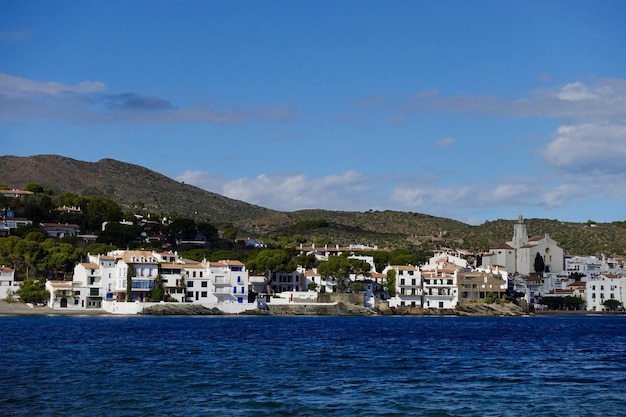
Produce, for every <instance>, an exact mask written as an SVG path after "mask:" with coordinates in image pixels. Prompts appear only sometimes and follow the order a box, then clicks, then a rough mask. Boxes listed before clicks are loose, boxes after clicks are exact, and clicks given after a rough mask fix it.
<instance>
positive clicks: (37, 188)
mask: <svg viewBox="0 0 626 417" xmlns="http://www.w3.org/2000/svg"><path fill="white" fill-rule="evenodd" d="M24 190H25V191H30V192H33V193H35V194H37V193H42V192H43V187H42V186H41V185H39V184H37V183H36V182H29V183H28V184H26V186H25V187H24Z"/></svg>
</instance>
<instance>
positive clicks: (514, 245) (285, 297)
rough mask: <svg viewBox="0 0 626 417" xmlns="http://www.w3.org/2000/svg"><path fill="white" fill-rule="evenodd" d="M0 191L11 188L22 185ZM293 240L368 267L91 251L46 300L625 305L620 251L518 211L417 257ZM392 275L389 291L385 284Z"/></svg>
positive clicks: (143, 304) (115, 305) (57, 229)
mask: <svg viewBox="0 0 626 417" xmlns="http://www.w3.org/2000/svg"><path fill="white" fill-rule="evenodd" d="M3 192H4V194H7V193H9V194H10V193H13V194H15V195H16V196H18V195H20V193H28V192H27V191H16V190H8V191H7V190H3ZM66 209H67V210H72V209H73V208H66ZM25 224H29V220H28V219H21V218H13V217H10V216H8V217H7V216H6V215H5V216H3V218H2V219H1V220H0V237H2V236H4V237H6V236H8V235H10V233H11V230H12V229H15V228H17V227H19V226H21V225H25ZM41 226H42V227H43V228H44V229H45V230H46V232H47V233H48V236H50V237H53V238H58V237H62V236H65V235H68V234H78V233H80V230H79V227H78V226H77V225H72V224H42V225H41ZM251 242H252V243H250V244H255V245H262V242H257V241H254V240H251ZM296 249H297V251H298V252H299V253H300V254H304V255H314V256H315V258H316V260H318V261H328V260H329V259H330V258H332V257H334V256H347V257H348V258H353V259H359V260H361V261H364V262H366V263H367V264H369V265H370V270H369V271H368V272H366V273H362V274H350V275H349V276H336V277H324V276H323V275H322V274H320V273H319V272H318V271H317V269H315V268H311V269H306V268H304V267H301V266H298V267H297V268H296V269H294V270H293V271H288V272H274V273H270V274H267V276H257V275H253V274H250V273H249V271H248V270H247V269H246V266H245V264H244V263H242V262H240V261H238V260H228V259H224V260H221V261H218V262H209V261H207V260H202V261H195V260H190V259H186V258H184V257H182V256H180V255H179V254H178V252H176V251H153V250H121V249H120V250H115V251H111V252H109V253H107V254H106V255H102V254H89V255H88V256H87V259H85V260H84V261H83V262H80V263H78V264H77V265H75V267H74V272H73V274H72V279H71V281H70V280H66V281H58V280H48V281H47V282H46V283H45V287H46V289H47V290H48V292H49V299H48V302H47V306H48V307H50V308H52V309H55V310H65V311H69V310H72V311H87V310H89V311H103V312H107V313H113V314H141V313H145V312H146V311H147V309H149V308H151V307H154V306H155V305H164V304H170V305H174V304H177V305H195V306H202V307H204V308H207V309H214V310H215V311H219V312H221V313H225V314H241V313H247V312H250V311H258V310H269V309H270V308H271V307H273V306H299V307H307V306H323V305H336V304H337V303H339V302H346V303H349V304H356V305H360V306H363V307H364V308H368V309H377V310H380V309H383V308H384V309H385V310H387V311H389V310H390V309H391V310H393V311H394V312H401V313H406V314H416V312H419V313H420V314H423V313H424V312H429V313H430V314H432V313H435V314H436V313H437V312H442V311H451V310H454V309H456V308H458V307H460V306H468V305H472V304H473V303H474V304H475V303H486V302H488V303H495V304H500V303H505V302H511V301H515V302H516V304H519V305H520V306H521V307H522V308H523V311H524V312H529V311H536V310H540V309H544V308H547V307H546V306H547V305H550V303H549V302H547V301H549V300H550V299H557V298H561V299H562V298H563V297H566V298H568V299H570V300H575V301H577V302H576V303H573V304H571V305H572V306H573V307H572V308H574V309H577V310H586V311H588V312H602V311H609V310H621V309H623V305H624V301H626V271H625V270H624V264H623V261H621V260H616V259H610V258H606V257H595V256H568V255H565V254H564V251H563V249H562V248H560V247H559V245H558V243H557V242H555V241H554V240H553V239H551V238H550V236H548V235H547V234H546V235H544V236H536V237H530V236H529V234H528V230H527V226H526V223H525V221H524V218H523V217H522V216H521V215H520V216H519V218H518V219H517V221H516V222H515V224H514V227H513V230H512V238H511V240H510V241H507V242H496V243H494V244H493V245H492V247H491V248H490V250H489V251H488V252H486V253H481V254H473V253H469V252H467V251H464V250H459V249H449V248H442V249H440V250H438V251H435V252H434V253H433V256H432V257H430V259H429V260H428V262H426V263H425V264H423V265H387V266H385V268H384V269H383V270H380V271H377V270H376V267H375V263H374V259H373V257H372V256H368V255H364V254H365V253H371V252H372V251H377V250H380V249H379V248H377V247H369V246H366V245H360V244H355V245H350V246H347V247H340V246H328V245H325V246H323V247H321V246H319V247H316V246H315V245H311V246H304V245H299V246H298V247H297V248H296ZM391 279H393V281H392V282H395V286H394V287H395V291H394V289H390V285H389V280H391ZM354 282H361V283H363V285H362V287H361V288H362V291H358V292H354V291H351V290H350V287H351V286H350V284H351V283H354ZM19 285H20V282H19V281H16V280H15V271H14V269H12V268H11V267H9V266H1V267H0V299H2V300H10V299H13V300H15V299H16V298H17V296H16V292H17V290H18V289H19V288H20V287H19ZM156 285H159V286H160V287H162V289H163V292H164V299H165V301H160V302H156V303H155V302H151V301H150V300H151V297H150V294H151V293H152V291H153V289H154V288H155V286H156ZM392 286H393V285H392ZM609 300H611V302H607V301H609ZM129 301H130V302H129ZM568 308H570V307H568Z"/></svg>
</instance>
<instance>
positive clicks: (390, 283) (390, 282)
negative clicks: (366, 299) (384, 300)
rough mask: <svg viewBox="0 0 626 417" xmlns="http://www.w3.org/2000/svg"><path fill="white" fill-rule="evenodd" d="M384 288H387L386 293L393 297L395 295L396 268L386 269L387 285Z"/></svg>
mask: <svg viewBox="0 0 626 417" xmlns="http://www.w3.org/2000/svg"><path fill="white" fill-rule="evenodd" d="M386 290H387V293H388V294H389V295H390V296H391V297H395V295H396V270H395V269H389V270H388V271H387V286H386Z"/></svg>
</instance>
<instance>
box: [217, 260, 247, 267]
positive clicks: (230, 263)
mask: <svg viewBox="0 0 626 417" xmlns="http://www.w3.org/2000/svg"><path fill="white" fill-rule="evenodd" d="M220 262H224V263H225V264H226V265H228V266H244V264H243V263H242V262H241V261H238V260H236V259H234V260H230V259H227V260H221V261H220Z"/></svg>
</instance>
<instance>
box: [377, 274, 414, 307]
mask: <svg viewBox="0 0 626 417" xmlns="http://www.w3.org/2000/svg"><path fill="white" fill-rule="evenodd" d="M390 270H393V271H395V272H396V294H395V295H394V294H390V296H391V298H390V299H389V306H390V307H398V306H402V307H423V299H422V295H423V289H422V284H423V283H422V277H421V275H420V270H419V267H417V266H414V265H389V266H387V267H386V268H385V269H383V274H385V275H386V274H387V272H388V271H390Z"/></svg>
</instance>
